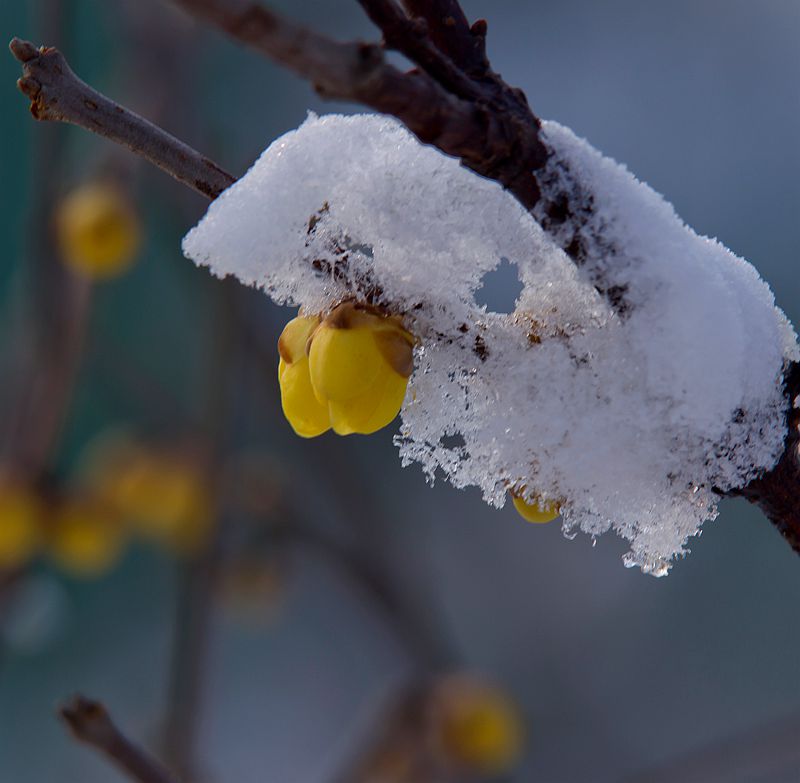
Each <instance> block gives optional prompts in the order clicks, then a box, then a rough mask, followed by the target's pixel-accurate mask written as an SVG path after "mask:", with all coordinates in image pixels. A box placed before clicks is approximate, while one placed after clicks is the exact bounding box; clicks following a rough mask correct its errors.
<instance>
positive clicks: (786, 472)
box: [731, 363, 800, 554]
mask: <svg viewBox="0 0 800 783" xmlns="http://www.w3.org/2000/svg"><path fill="white" fill-rule="evenodd" d="M786 399H787V406H788V409H787V413H786V424H787V427H788V434H787V436H786V445H785V448H784V451H783V455H782V456H781V458H780V460H778V464H777V465H776V466H775V467H774V468H773V469H772V470H771V471H769V473H766V474H765V475H764V476H762V477H761V478H759V479H756V480H755V481H751V482H750V483H749V484H748V485H747V486H746V487H744V488H743V489H740V490H736V491H735V492H732V493H731V494H732V495H734V496H737V495H738V496H741V497H744V498H747V500H749V501H750V502H751V503H755V504H756V505H757V506H758V507H759V508H760V509H761V510H762V511H763V512H764V515H765V516H766V517H767V519H769V520H770V521H771V522H772V523H773V524H774V525H775V527H777V528H778V531H779V532H780V534H781V535H782V536H783V537H784V538H785V539H786V541H787V542H788V543H789V546H790V547H792V549H794V551H795V552H797V554H800V500H798V498H800V489H799V488H800V408H798V407H795V406H794V403H795V400H797V402H798V403H800V364H796V363H793V364H792V365H791V366H790V367H789V369H788V371H787V373H786Z"/></svg>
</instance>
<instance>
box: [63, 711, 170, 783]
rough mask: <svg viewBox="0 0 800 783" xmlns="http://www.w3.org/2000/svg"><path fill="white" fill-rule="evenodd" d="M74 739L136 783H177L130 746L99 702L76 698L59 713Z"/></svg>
mask: <svg viewBox="0 0 800 783" xmlns="http://www.w3.org/2000/svg"><path fill="white" fill-rule="evenodd" d="M59 715H60V716H61V719H62V720H63V721H64V723H65V724H66V725H67V728H68V729H69V730H70V733H71V734H72V736H73V737H75V739H77V740H79V741H80V742H83V743H85V744H87V745H89V746H91V747H92V748H94V749H95V750H97V751H99V752H100V753H102V754H103V755H105V756H106V757H107V758H108V759H110V760H111V761H112V762H113V763H114V764H115V765H116V766H117V767H118V768H119V769H120V770H122V771H123V772H124V773H125V774H126V775H127V776H128V777H130V778H131V780H135V781H137V782H138V783H178V779H177V778H175V777H173V776H172V774H171V773H170V772H169V770H167V768H166V767H165V766H164V765H163V764H161V762H159V761H158V760H156V759H154V758H152V757H151V756H150V755H149V754H148V753H146V752H145V751H144V750H143V749H142V748H140V747H139V746H138V745H136V744H134V743H133V742H131V741H130V740H129V739H128V738H127V737H126V736H125V735H124V734H123V733H122V732H121V731H120V730H119V729H118V728H117V727H116V726H115V725H114V722H113V721H112V720H111V716H110V715H109V714H108V710H106V708H105V707H104V706H103V705H102V704H100V702H97V701H92V700H91V699H87V698H86V697H84V696H75V697H74V698H73V699H71V700H70V701H69V702H68V703H67V704H65V705H64V706H63V707H61V709H60V710H59Z"/></svg>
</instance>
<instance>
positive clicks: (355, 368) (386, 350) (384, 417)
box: [308, 304, 413, 435]
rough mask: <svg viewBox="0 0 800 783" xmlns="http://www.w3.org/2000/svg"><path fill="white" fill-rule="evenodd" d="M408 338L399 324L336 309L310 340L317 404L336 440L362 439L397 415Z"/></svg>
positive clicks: (407, 371)
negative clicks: (345, 437)
mask: <svg viewBox="0 0 800 783" xmlns="http://www.w3.org/2000/svg"><path fill="white" fill-rule="evenodd" d="M412 349H413V338H412V336H411V335H410V334H409V333H408V332H407V331H406V330H405V329H403V328H402V326H401V325H400V323H399V319H397V318H392V317H385V316H381V315H377V314H375V313H371V312H368V311H366V310H361V309H358V308H356V307H355V306H353V305H351V304H344V305H340V306H339V307H338V308H336V310H334V311H333V313H331V315H330V316H329V317H328V318H326V319H325V320H324V321H323V322H322V323H321V324H320V325H319V327H318V328H317V329H316V331H315V332H314V334H313V335H312V337H311V345H310V350H309V357H308V358H309V371H310V375H311V387H312V389H313V391H314V395H315V396H316V398H317V400H318V401H319V402H320V403H321V404H323V405H326V406H327V409H328V415H329V416H330V423H331V426H332V427H333V429H334V432H336V433H338V434H339V435H350V434H351V433H361V434H364V435H368V434H370V433H372V432H375V431H376V430H379V429H381V428H382V427H385V426H386V425H387V424H389V423H390V422H391V421H392V419H394V418H395V416H397V414H398V413H399V412H400V407H401V406H402V404H403V399H404V398H405V394H406V388H407V386H408V377H409V376H410V375H411V371H412V369H413V350H412Z"/></svg>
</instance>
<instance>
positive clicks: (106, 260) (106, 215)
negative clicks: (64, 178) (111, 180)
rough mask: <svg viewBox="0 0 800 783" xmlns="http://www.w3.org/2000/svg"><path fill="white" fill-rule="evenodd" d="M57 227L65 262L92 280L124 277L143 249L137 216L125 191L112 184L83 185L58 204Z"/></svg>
mask: <svg viewBox="0 0 800 783" xmlns="http://www.w3.org/2000/svg"><path fill="white" fill-rule="evenodd" d="M56 227H57V230H58V231H57V235H58V241H59V246H60V249H61V255H62V257H63V259H64V261H65V263H66V264H67V265H68V266H70V267H71V268H72V269H74V270H75V271H76V272H80V273H81V274H84V275H86V276H87V277H90V278H92V279H98V278H109V277H116V276H117V275H120V274H122V273H123V272H124V271H125V270H126V269H127V268H128V267H129V266H130V264H131V263H132V262H133V259H134V257H135V255H136V251H137V249H138V247H139V241H140V235H141V229H140V226H139V220H138V218H137V216H136V213H135V212H134V210H133V207H132V206H131V204H130V202H129V200H128V199H127V198H126V197H125V195H124V194H123V192H122V191H121V190H120V189H119V188H117V187H115V186H113V185H111V184H108V183H102V182H93V183H89V184H86V185H81V186H80V187H78V188H76V189H75V190H73V191H72V192H71V193H69V194H68V195H67V196H66V197H65V198H64V199H63V200H62V201H61V203H60V204H59V205H58V209H57V212H56Z"/></svg>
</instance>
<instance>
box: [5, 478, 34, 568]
mask: <svg viewBox="0 0 800 783" xmlns="http://www.w3.org/2000/svg"><path fill="white" fill-rule="evenodd" d="M41 517H42V509H41V504H40V503H39V500H38V498H37V497H36V495H35V494H34V493H33V492H31V491H30V490H29V489H27V488H26V487H24V486H20V485H15V484H12V483H10V482H3V484H2V485H0V571H10V570H13V569H15V568H22V567H23V566H25V565H27V563H28V562H29V561H30V560H31V559H32V558H33V556H34V555H35V554H36V552H37V550H38V548H39V545H40V543H41V540H42V527H41Z"/></svg>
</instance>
